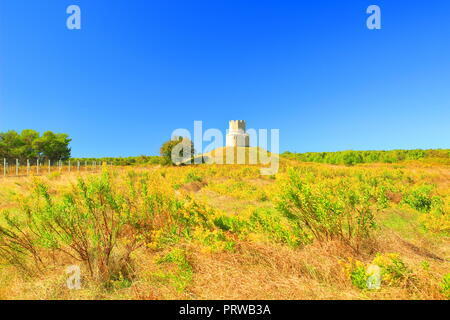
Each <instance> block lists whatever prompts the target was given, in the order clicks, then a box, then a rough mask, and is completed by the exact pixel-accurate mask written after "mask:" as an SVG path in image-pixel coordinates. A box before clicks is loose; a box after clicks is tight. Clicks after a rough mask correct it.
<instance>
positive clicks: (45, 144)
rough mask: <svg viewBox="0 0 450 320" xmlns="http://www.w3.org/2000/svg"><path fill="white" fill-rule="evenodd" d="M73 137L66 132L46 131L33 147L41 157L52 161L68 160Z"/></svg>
mask: <svg viewBox="0 0 450 320" xmlns="http://www.w3.org/2000/svg"><path fill="white" fill-rule="evenodd" d="M70 141H72V139H69V136H68V135H67V134H65V133H53V132H52V131H47V132H44V134H43V135H42V137H40V138H38V139H36V140H35V141H34V143H33V149H34V150H36V151H37V154H38V156H39V157H41V158H46V159H49V160H52V161H56V160H67V159H69V158H70V152H71V149H70V147H69V143H70Z"/></svg>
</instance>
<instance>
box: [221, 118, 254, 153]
mask: <svg viewBox="0 0 450 320" xmlns="http://www.w3.org/2000/svg"><path fill="white" fill-rule="evenodd" d="M245 130H246V129H245V121H244V120H231V121H230V128H229V129H228V133H227V139H226V142H227V147H250V136H249V135H248V133H246V132H245Z"/></svg>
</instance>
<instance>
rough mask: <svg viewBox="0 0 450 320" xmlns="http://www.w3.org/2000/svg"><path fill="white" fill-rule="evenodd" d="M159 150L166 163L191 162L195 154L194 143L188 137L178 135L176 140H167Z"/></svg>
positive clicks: (163, 161) (163, 162)
mask: <svg viewBox="0 0 450 320" xmlns="http://www.w3.org/2000/svg"><path fill="white" fill-rule="evenodd" d="M159 152H160V154H161V157H162V160H161V162H162V164H164V165H175V164H176V165H179V164H187V163H191V162H192V160H193V158H194V154H195V150H194V143H193V142H192V141H191V140H190V139H188V138H184V137H177V138H175V139H174V140H169V141H166V142H165V143H164V144H163V145H162V146H161V148H160V150H159ZM172 155H173V156H174V158H173V157H172Z"/></svg>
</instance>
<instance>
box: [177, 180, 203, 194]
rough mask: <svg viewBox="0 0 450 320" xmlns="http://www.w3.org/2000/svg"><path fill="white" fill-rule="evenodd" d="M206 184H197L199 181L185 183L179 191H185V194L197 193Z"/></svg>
mask: <svg viewBox="0 0 450 320" xmlns="http://www.w3.org/2000/svg"><path fill="white" fill-rule="evenodd" d="M207 185H208V184H207V183H206V182H199V181H194V182H189V183H186V184H185V185H183V186H182V187H181V189H183V190H185V191H187V192H194V193H197V192H199V191H200V190H202V188H204V187H205V186H207Z"/></svg>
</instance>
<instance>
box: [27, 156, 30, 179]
mask: <svg viewBox="0 0 450 320" xmlns="http://www.w3.org/2000/svg"><path fill="white" fill-rule="evenodd" d="M29 175H30V159H27V176H29Z"/></svg>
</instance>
